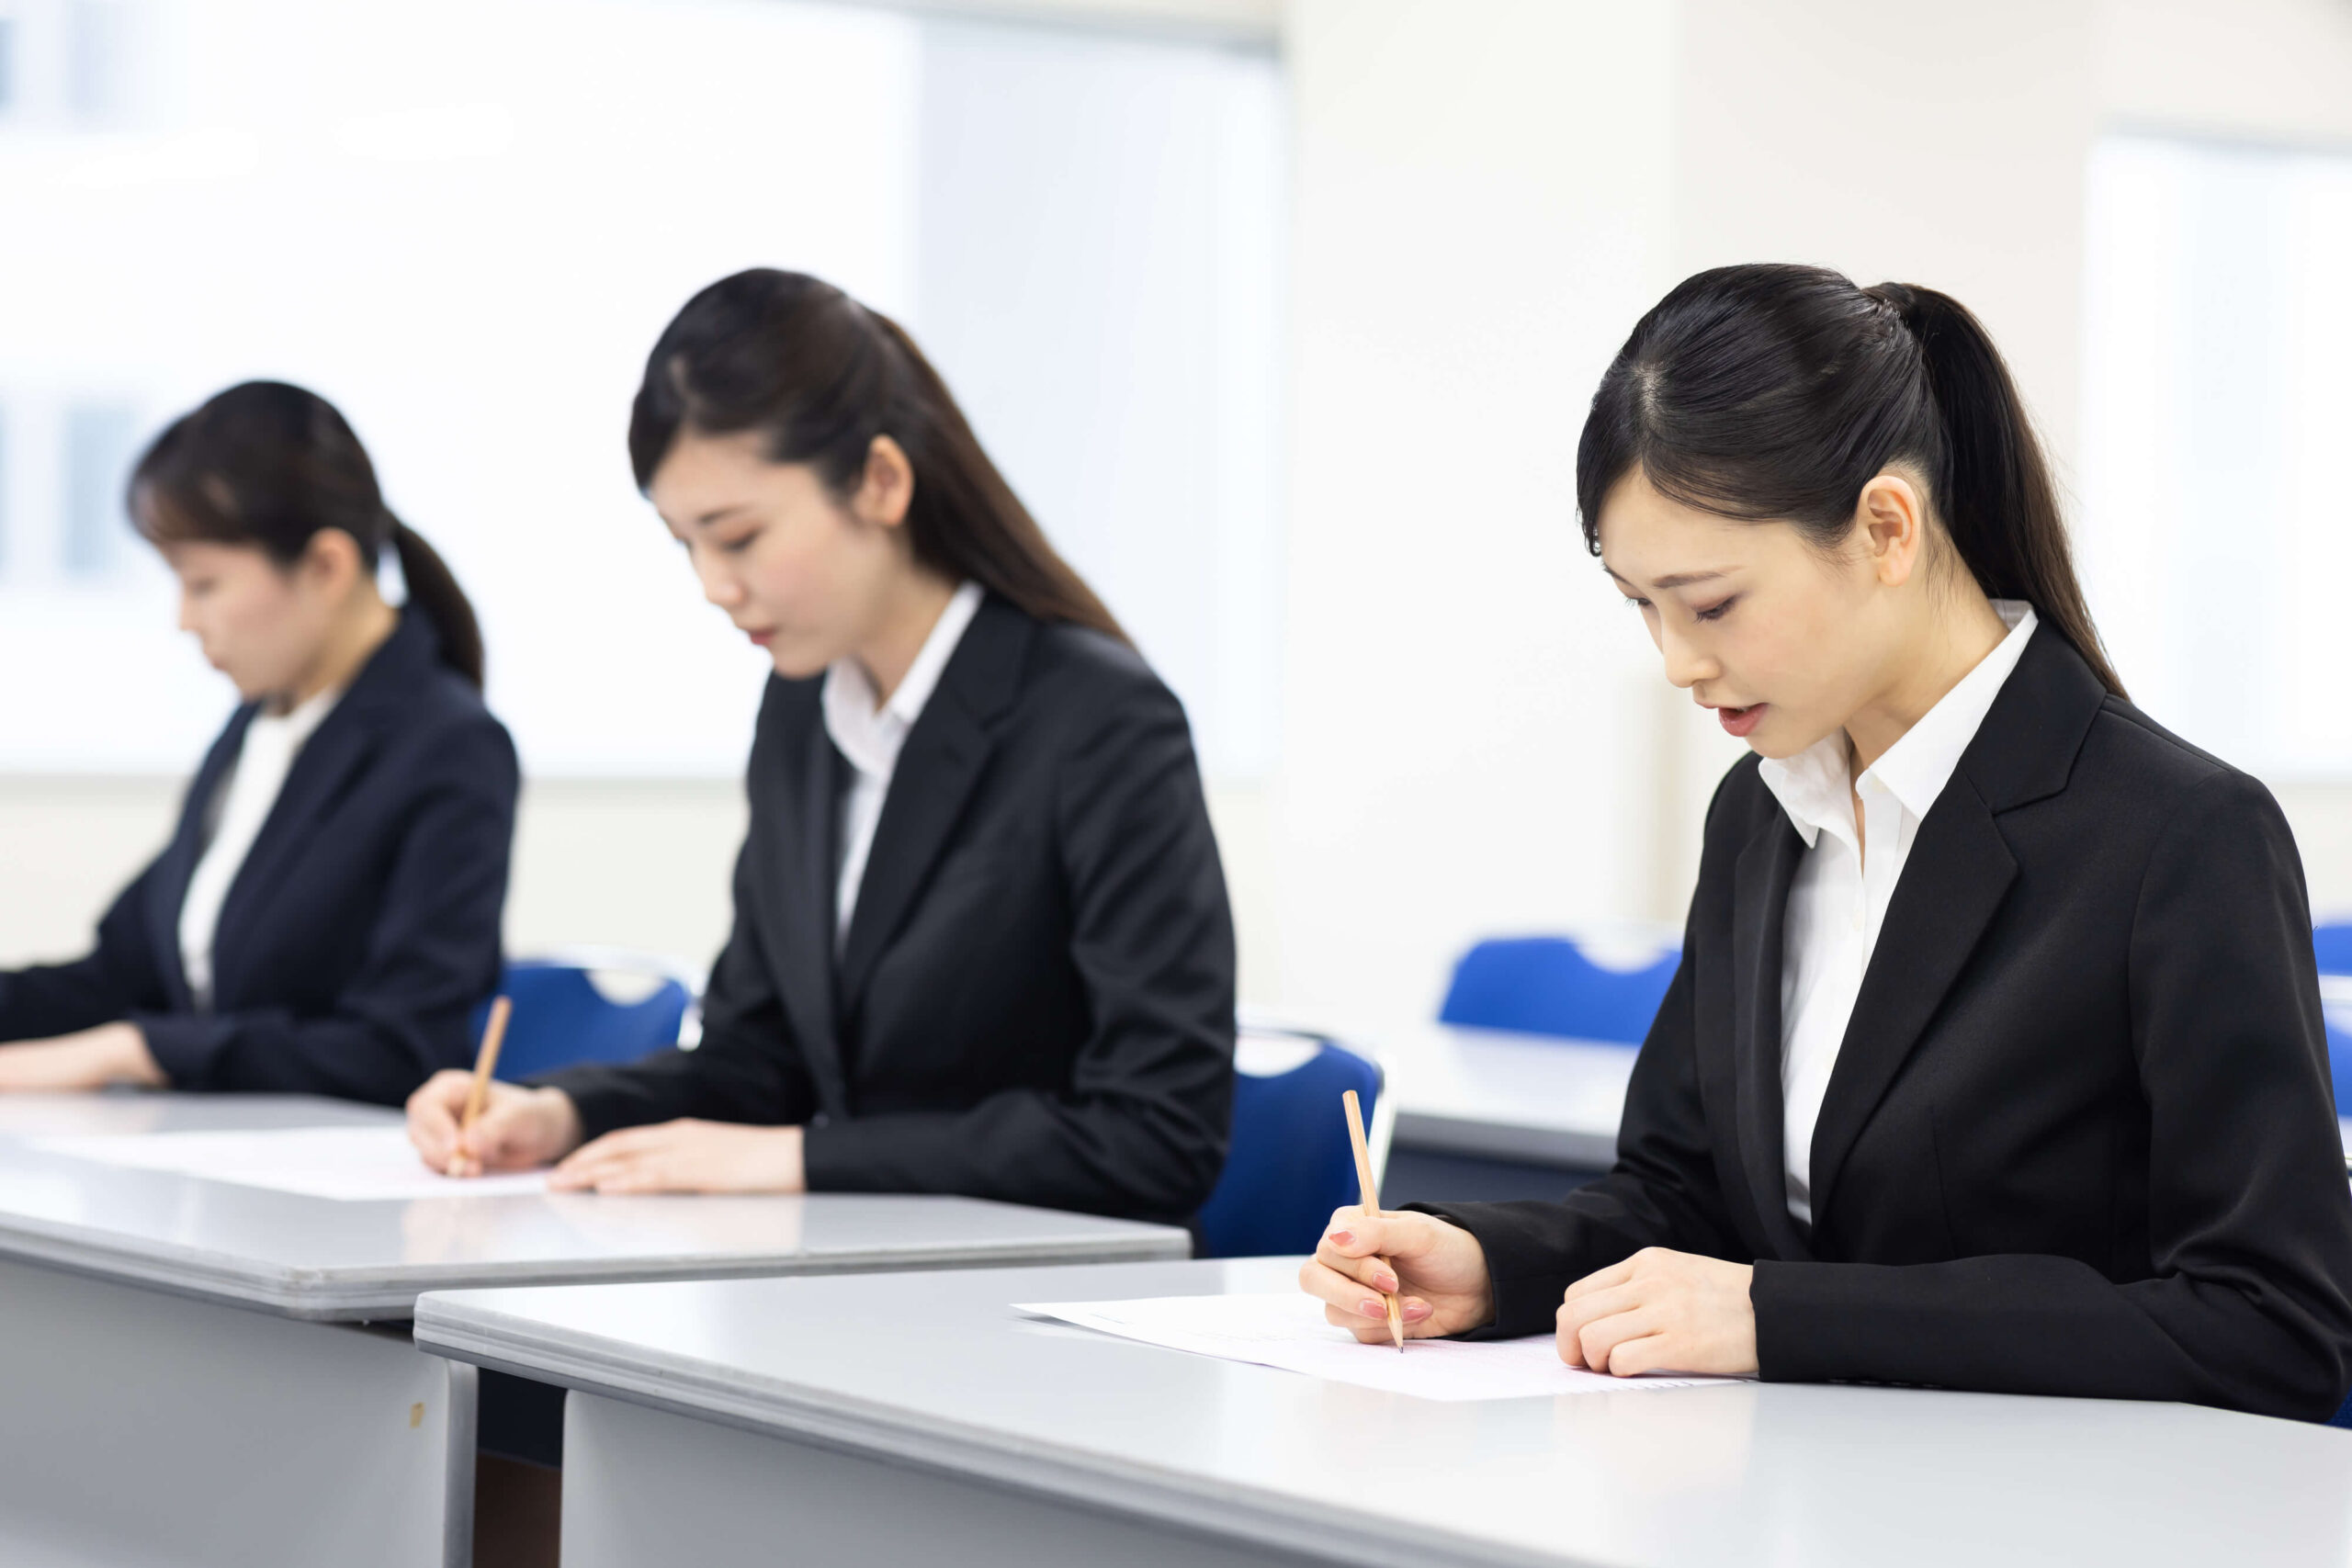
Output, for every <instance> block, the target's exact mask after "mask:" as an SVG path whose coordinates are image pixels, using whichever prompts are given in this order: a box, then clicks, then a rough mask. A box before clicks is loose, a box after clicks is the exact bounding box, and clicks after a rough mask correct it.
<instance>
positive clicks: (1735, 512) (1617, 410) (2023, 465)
mask: <svg viewBox="0 0 2352 1568" xmlns="http://www.w3.org/2000/svg"><path fill="white" fill-rule="evenodd" d="M1898 464H1901V465H1907V466H1910V467H1912V468H1916V469H1917V472H1918V476H1919V477H1920V478H1921V479H1923V480H1924V481H1925V487H1926V491H1927V498H1928V507H1929V510H1930V511H1931V512H1932V513H1933V515H1934V516H1935V518H1936V520H1937V521H1938V522H1939V524H1940V525H1941V526H1942V528H1943V531H1944V533H1945V535H1946V536H1948V537H1949V538H1950V539H1951V544H1952V547H1953V549H1954V551H1955V552H1956V553H1957V554H1958V556H1959V558H1960V560H1961V563H1962V565H1964V566H1965V567H1966V568H1967V569H1968V570H1969V572H1970V573H1971V574H1972V575H1973V577H1974V578H1975V580H1976V582H1977V585H1978V586H1979V587H1981V588H1983V589H1984V591H1985V593H1986V594H1988V595H1989V596H1991V597H1993V598H1996V599H2022V600H2024V601H2026V602H2027V603H2028V604H2031V605H2032V606H2033V607H2034V610H2035V612H2036V613H2037V614H2038V615H2040V616H2041V619H2042V620H2043V621H2044V622H2045V623H2047V624H2048V625H2049V626H2052V628H2053V629H2054V630H2056V631H2057V632H2058V634H2059V635H2060V636H2062V637H2064V638H2065V639H2066V640H2067V641H2068V642H2069V643H2071V644H2072V645H2073V646H2074V649H2075V652H2077V653H2079V654H2081V655H2082V656H2083V660H2084V661H2085V662H2086V663H2087V664H2089V666H2090V667H2091V671H2092V672H2093V673H2094V674H2096V675H2097V676H2098V679H2099V681H2100V682H2101V684H2103V685H2105V686H2106V687H2107V689H2108V690H2109V692H2112V693H2114V694H2116V695H2117V696H2121V695H2123V694H2124V692H2123V682H2121V681H2120V680H2119V679H2118V678H2117V676H2116V673H2115V671H2114V669H2113V668H2112V666H2110V665H2109V662H2108V659H2107V652H2106V649H2104V648H2103V647H2102V646H2101V645H2100V642H2099V637H2098V628H2097V627H2096V626H2093V625H2092V624H2091V615H2090V608H2089V606H2088V604H2086V603H2085V601H2084V598H2083V590H2082V584H2081V583H2080V582H2079V581H2077V580H2076V578H2075V564H2074V555H2073V552H2072V550H2071V549H2070V548H2069V547H2068V544H2067V539H2066V526H2065V520H2064V516H2063V514H2062V513H2061V512H2060V510H2059V505H2058V490H2057V486H2056V485H2055V484H2054V483H2053V482H2052V479H2051V477H2050V466H2049V463H2048V461H2047V460H2046V459H2045V458H2044V457H2043V456H2042V451H2041V443H2040V442H2039V441H2038V440H2037V439H2036V438H2035V436H2034V433H2033V426H2032V424H2031V423H2030V421H2029V420H2028V419H2027V417H2026V412H2025V405H2024V403H2023V401H2022V400H2020V399H2019V398H2018V390H2017V387H2016V384H2015V383H2014V382H2013V381H2012V380H2011V378H2010V377H2009V370H2008V367H2007V365H2006V364H2004V363H2003V362H2002V359H2001V355H2000V352H1999V351H1998V350H1997V349H1996V348H1995V347H1994V346H1993V340H1992V338H1991V336H1990V335H1989V334H1987V333H1986V332H1985V328H1984V325H1983V324H1982V323H1981V322H1979V321H1977V319H1976V318H1975V317H1974V316H1973V315H1971V314H1970V313H1969V311H1968V310H1967V308H1966V307H1965V306H1963V305H1962V304H1961V302H1960V301H1959V300H1957V299H1953V298H1951V296H1950V295H1948V294H1939V293H1938V292H1937V291H1936V290H1934V289H1932V288H1919V287H1917V286H1916V285H1913V284H1907V283H1882V284H1880V285H1879V286H1878V287H1876V288H1856V287H1855V286H1854V284H1853V282H1852V280H1851V279H1849V278H1848V277H1846V276H1843V275H1841V274H1838V273H1836V272H1832V271H1830V270H1829V269H1828V268H1826V267H1817V266H1794V265H1768V264H1751V265H1744V266H1724V267H1716V268H1714V269H1713V270H1712V271H1708V272H1702V273H1700V274H1698V275H1697V276H1693V277H1690V278H1687V279H1685V280H1684V281H1683V282H1682V283H1680V284H1679V285H1677V286H1676V288H1674V290H1673V292H1671V293H1669V294H1668V295H1667V297H1666V298H1665V299H1661V300H1659V301H1658V302H1657V305H1656V306H1655V307H1653V308H1652V309H1651V310H1650V312H1649V313H1648V314H1647V315H1645V316H1644V317H1643V318H1642V319H1641V321H1640V322H1639V323H1638V324H1637V325H1636V326H1635V327H1634V334H1633V336H1631V337H1629V338H1627V339H1626V340H1625V346H1624V347H1623V348H1621V349H1619V350H1618V351H1617V357H1616V358H1615V359H1614V360H1613V361H1611V364H1610V367H1609V369H1608V371H1607V372H1606V373H1605V374H1604V375H1603V376H1602V377H1601V378H1600V390H1599V391H1597V392H1595V393H1594V394H1593V399H1592V412H1591V414H1590V416H1589V418H1587V419H1586V421H1585V426H1584V436H1583V438H1582V440H1580V441H1579V442H1578V443H1577V511H1578V513H1579V514H1580V516H1581V519H1582V522H1583V525H1584V537H1585V544H1586V546H1587V547H1589V549H1590V550H1591V551H1592V552H1593V553H1594V554H1595V555H1598V554H1600V507H1601V503H1602V502H1603V501H1605V500H1606V499H1607V497H1608V495H1609V492H1610V491H1611V490H1612V489H1614V488H1615V486H1616V485H1617V483H1618V482H1619V481H1620V480H1622V479H1624V478H1625V477H1626V475H1628V474H1630V473H1632V472H1633V471H1634V470H1635V469H1636V468H1638V469H1639V470H1640V471H1641V472H1642V474H1643V475H1644V477H1645V478H1646V479H1648V480H1649V482H1650V483H1651V484H1652V485H1653V486H1655V487H1656V488H1657V491H1658V492H1659V493H1660V494H1662V495H1664V496H1666V497H1667V498H1668V499H1669V500H1672V501H1676V502H1680V503H1681V504H1683V505H1685V506H1691V507H1696V508H1698V509H1700V510H1702V511H1704V512H1711V513H1715V514H1716V515H1718V516H1722V517H1728V518H1735V519H1738V520H1741V521H1747V522H1762V521H1767V520H1774V521H1781V522H1786V523H1789V524H1791V525H1793V526H1795V527H1796V528H1797V529H1798V530H1799V531H1800V532H1801V533H1803V534H1804V536H1806V537H1808V538H1809V539H1811V540H1813V541H1814V542H1815V544H1818V545H1821V546H1823V547H1828V546H1832V545H1834V544H1836V543H1838V541H1840V540H1842V539H1844V538H1845V537H1846V536H1847V534H1848V532H1849V530H1850V529H1851V528H1852V526H1853V522H1854V511H1855V508H1856V506H1857V505H1858V504H1859V502H1860V497H1861V492H1862V487H1863V486H1864V485H1866V484H1868V483H1869V482H1870V480H1871V479H1872V478H1874V477H1875V476H1877V475H1878V474H1880V473H1882V472H1883V471H1885V470H1886V469H1887V468H1889V467H1891V466H1894V465H1898Z"/></svg>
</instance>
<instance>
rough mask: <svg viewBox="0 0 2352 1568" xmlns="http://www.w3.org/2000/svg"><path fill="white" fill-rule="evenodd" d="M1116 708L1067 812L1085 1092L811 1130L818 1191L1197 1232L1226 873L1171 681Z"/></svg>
mask: <svg viewBox="0 0 2352 1568" xmlns="http://www.w3.org/2000/svg"><path fill="white" fill-rule="evenodd" d="M1106 706H1107V708H1108V711H1107V712H1106V714H1105V716H1104V717H1103V720H1102V721H1101V722H1099V723H1097V724H1096V725H1094V726H1093V727H1092V728H1091V732H1090V733H1088V734H1087V735H1086V737H1085V738H1084V739H1082V740H1080V742H1079V744H1078V745H1077V746H1076V747H1075V748H1074V749H1073V750H1072V752H1071V754H1070V756H1069V759H1068V760H1067V761H1065V763H1064V764H1063V766H1062V769H1061V771H1060V774H1059V778H1058V781H1057V799H1056V807H1055V834H1056V838H1057V845H1058V852H1059V855H1060V859H1061V863H1062V874H1063V876H1064V879H1065V882H1066V885H1067V886H1068V889H1069V897H1070V913H1071V938H1070V956H1071V960H1072V962H1073V963H1074V964H1075V965H1076V967H1077V970H1078V973H1079V976H1080V982H1081V984H1082V985H1083V987H1084V988H1085V992H1086V996H1087V998H1088V1001H1089V1002H1090V1004H1091V1011H1092V1015H1093V1027H1092V1031H1091V1033H1090V1035H1089V1036H1088V1038H1087V1040H1086V1043H1084V1045H1083V1046H1082V1047H1081V1048H1080V1053H1079V1055H1078V1058H1077V1060H1076V1063H1075V1064H1074V1067H1073V1070H1072V1073H1071V1077H1070V1081H1069V1087H1068V1088H1067V1089H1059V1090H1056V1091H1052V1092H1045V1091H1038V1090H1034V1089H1018V1090H1007V1091H1005V1092H1003V1093H1001V1094H997V1095H993V1096H991V1097H989V1099H986V1100H981V1101H980V1102H979V1103H978V1104H976V1105H974V1106H972V1107H971V1108H970V1109H969V1110H967V1111H956V1112H910V1113H904V1114H897V1115H881V1116H873V1117H859V1118H856V1119H854V1120H850V1121H842V1122H830V1123H827V1124H826V1125H823V1126H818V1127H811V1128H809V1133H808V1143H807V1161H808V1173H809V1188H810V1190H837V1191H839V1190H846V1191H900V1192H916V1191H922V1192H956V1193H964V1194H967V1195H969V1196H973V1197H981V1198H995V1199H1001V1200H1003V1201H1009V1202H1016V1203H1034V1204H1037V1205H1041V1206H1044V1207H1048V1208H1057V1209H1070V1210H1079V1211H1084V1212H1090V1213H1110V1214H1123V1215H1129V1216H1136V1217H1151V1218H1158V1219H1167V1220H1182V1219H1184V1218H1186V1217H1189V1216H1190V1215H1191V1214H1192V1213H1193V1211H1194V1210H1196V1209H1198V1208H1199V1207H1200V1205H1201V1203H1202V1202H1203V1201H1204V1200H1205V1199H1206V1198H1207V1197H1208V1194H1209V1190H1210V1189H1211V1188H1213V1187H1214V1186H1215V1185H1216V1179H1217V1176H1218V1173H1219V1172H1220V1171H1221V1170H1222V1169H1223V1168H1224V1164H1225V1151H1226V1141H1227V1136H1228V1135H1229V1133H1230V1130H1231V1122H1232V1114H1233V1044H1234V942H1233V917H1232V912H1231V910H1230V908H1229V907H1228V906H1227V901H1226V890H1225V874H1224V871H1223V869H1222V868H1221V867H1220V865H1219V863H1218V861H1217V851H1216V839H1215V837H1214V836H1213V835H1212V833H1211V831H1210V828H1209V819H1208V807H1207V803H1206V801H1205V800H1204V797H1203V795H1202V791H1201V780H1200V769H1199V766H1198V764H1197V763H1196V762H1195V761H1194V760H1193V742H1192V736H1191V732H1190V731H1189V729H1188V728H1187V727H1186V725H1185V722H1184V711H1183V708H1182V706H1181V705H1179V704H1178V703H1177V701H1176V699H1175V697H1174V696H1173V695H1172V694H1170V693H1169V692H1168V690H1167V689H1166V688H1165V687H1163V686H1160V685H1159V683H1158V682H1150V683H1149V685H1148V688H1147V689H1142V690H1136V691H1132V692H1129V693H1123V694H1120V695H1119V697H1118V699H1117V700H1116V701H1115V702H1114V703H1112V704H1110V705H1106Z"/></svg>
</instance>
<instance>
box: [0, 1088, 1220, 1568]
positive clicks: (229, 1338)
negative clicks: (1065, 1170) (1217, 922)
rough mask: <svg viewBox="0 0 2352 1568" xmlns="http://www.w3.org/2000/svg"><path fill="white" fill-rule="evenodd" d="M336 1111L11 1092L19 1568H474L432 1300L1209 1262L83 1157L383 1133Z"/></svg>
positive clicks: (1, 1366)
mask: <svg viewBox="0 0 2352 1568" xmlns="http://www.w3.org/2000/svg"><path fill="white" fill-rule="evenodd" d="M397 1121H398V1118H397V1116H396V1115H394V1113H392V1112H390V1111H378V1110H372V1109H368V1108H365V1107H355V1106H349V1105H344V1104H340V1103H337V1102H334V1101H329V1100H301V1099H290V1098H288V1099H279V1098H236V1097H193V1096H191V1097H177V1096H121V1095H91V1096H63V1097H54V1098H45V1099H35V1098H23V1099H18V1098H12V1097H0V1411H5V1412H6V1413H7V1414H6V1419H5V1420H0V1562H7V1563H8V1564H10V1565H11V1568H33V1565H40V1568H46V1565H48V1564H52V1563H56V1564H63V1563H96V1562H105V1563H109V1564H113V1563H130V1562H137V1563H141V1564H147V1563H185V1564H206V1565H210V1564H221V1565H228V1564H234V1565H236V1568H254V1565H255V1564H262V1563H270V1564H275V1563H289V1564H291V1563H314V1562H315V1563H327V1562H334V1563H337V1564H377V1563H382V1564H407V1565H411V1568H422V1565H424V1564H462V1563H464V1562H467V1561H468V1559H469V1556H470V1551H471V1526H472V1506H473V1465H474V1420H475V1404H474V1394H475V1385H476V1380H475V1378H474V1375H473V1371H472V1369H471V1368H468V1367H452V1366H451V1365H450V1364H449V1363H448V1362H446V1361H443V1360H441V1359H437V1358H435V1357H432V1356H428V1355H424V1354H422V1353H420V1352H419V1351H418V1350H417V1349H416V1348H414V1346H413V1344H412V1343H411V1340H410V1337H409V1334H408V1327H407V1323H406V1319H407V1318H408V1317H409V1315H410V1314H411V1311H412V1309H413V1304H414V1303H415V1300H416V1298H417V1296H418V1295H419V1294H420V1293H421V1292H425V1291H429V1290H435V1289H446V1288H451V1287H458V1286H484V1285H502V1284H526V1283H538V1282H553V1281H579V1280H666V1279H680V1278H688V1277H719V1276H728V1275H747V1274H781V1273H796V1272H797V1273H839V1272H842V1271H846V1270H856V1269H908V1268H939V1267H948V1268H956V1267H966V1266H971V1265H979V1264H1031V1263H1043V1262H1065V1261H1069V1260H1071V1259H1076V1258H1089V1259H1112V1258H1181V1257H1183V1256H1185V1255H1186V1254H1187V1252H1188V1251H1189V1241H1188V1238H1187V1237H1186V1236H1185V1235H1184V1233H1183V1232H1182V1231H1178V1230H1171V1229H1169V1228H1166V1227H1162V1226H1155V1225H1138V1224H1125V1223H1122V1222H1118V1221H1111V1220H1099V1219H1093V1218H1090V1217H1086V1216H1081V1215H1073V1214H1060V1213H1049V1212H1046V1211H1044V1210H1034V1209H1023V1208H1016V1207H1012V1206H1009V1205H1005V1204H997V1203H982V1202H977V1201H968V1200H963V1199H953V1198H911V1197H865V1196H854V1195H846V1194H825V1195H821V1196H816V1197H809V1198H701V1197H660V1198H597V1197H594V1196H590V1195H584V1194H548V1195H526V1196H515V1195H509V1196H505V1197H481V1198H477V1197H460V1198H450V1199H434V1200H427V1201H413V1202H336V1201H327V1200H322V1199H315V1198H307V1197H300V1196H296V1195H293V1194H288V1193H281V1192H273V1191H267V1190H261V1189H256V1188H251V1187H241V1186H233V1185H230V1184H227V1183H222V1182H216V1181H208V1180H202V1179H196V1178H192V1177H187V1176H182V1175H178V1174H175V1173H172V1172H165V1171H153V1170H135V1169H128V1168H118V1167H112V1166H106V1165H99V1164H95V1163H91V1162H88V1161H84V1160H78V1159H72V1158H67V1157H65V1156H60V1155H55V1154H49V1153H44V1152H42V1151H40V1150H37V1149H34V1148H32V1147H29V1146H28V1144H27V1142H26V1140H27V1139H28V1138H32V1137H37V1136H45V1135H54V1134H69V1133H128V1132H141V1131H152V1132H165V1131H178V1130H192V1129H198V1128H224V1129H227V1128H237V1129H243V1128H259V1127H283V1126H320V1125H329V1124H337V1123H352V1124H358V1125H381V1124H384V1123H386V1122H397Z"/></svg>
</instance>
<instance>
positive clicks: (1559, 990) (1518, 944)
mask: <svg viewBox="0 0 2352 1568" xmlns="http://www.w3.org/2000/svg"><path fill="white" fill-rule="evenodd" d="M1681 962H1682V955H1681V953H1680V952H1679V951H1669V952H1668V953H1665V954H1664V955H1663V956H1661V957H1659V958H1658V959H1657V961H1655V962H1654V963H1652V964H1648V965H1646V966H1645V967H1643V968H1640V969H1632V970H1623V969H1609V968H1603V967H1602V966H1601V965H1600V964H1595V963H1594V962H1593V961H1592V960H1591V959H1589V958H1588V957H1586V956H1585V953H1584V949H1583V948H1581V947H1579V946H1578V945H1577V943H1576V942H1574V941H1572V940H1570V939H1569V938H1566V937H1558V936H1532V937H1510V938H1502V939H1498V940H1494V941H1489V942H1480V943H1479V944H1478V945H1477V946H1476V947H1474V948H1472V949H1471V950H1470V951H1469V952H1468V953H1464V955H1463V958H1462V962H1461V963H1459V964H1455V965H1454V968H1453V984H1452V986H1450V987H1448V988H1447V990H1446V993H1445V1005H1444V1006H1443V1007H1442V1008H1441V1009H1440V1010H1439V1011H1438V1021H1439V1022H1441V1023H1458V1024H1464V1025H1467V1026H1469V1027H1471V1028H1476V1029H1510V1030H1516V1031H1518V1032H1521V1033H1524V1034H1555V1035H1563V1036H1566V1038H1569V1039H1572V1040H1614V1041H1619V1042H1622V1043H1625V1044H1628V1045H1639V1044H1640V1043H1642V1040H1643V1038H1644V1037H1645V1035H1647V1034H1648V1033H1649V1032H1650V1021H1651V1020H1653V1019H1655V1018H1656V1017H1657V1008H1658V1003H1660V1002H1662V1001H1664V1000H1665V999H1666V987H1668V984H1670V983H1671V982H1672V981H1673V979H1674V971H1675V968H1676V966H1677V965H1678V964H1680V963H1681Z"/></svg>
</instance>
